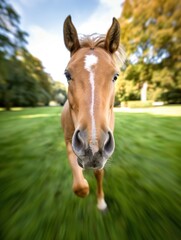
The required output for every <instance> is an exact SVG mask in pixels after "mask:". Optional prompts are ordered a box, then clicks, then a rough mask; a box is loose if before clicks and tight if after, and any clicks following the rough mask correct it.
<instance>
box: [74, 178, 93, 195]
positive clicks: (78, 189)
mask: <svg viewBox="0 0 181 240" xmlns="http://www.w3.org/2000/svg"><path fill="white" fill-rule="evenodd" d="M84 180H85V181H84V183H81V184H77V185H75V186H73V191H74V193H75V194H76V195H77V196H78V197H82V198H84V197H86V196H87V195H88V194H89V184H88V182H87V180H86V179H84Z"/></svg>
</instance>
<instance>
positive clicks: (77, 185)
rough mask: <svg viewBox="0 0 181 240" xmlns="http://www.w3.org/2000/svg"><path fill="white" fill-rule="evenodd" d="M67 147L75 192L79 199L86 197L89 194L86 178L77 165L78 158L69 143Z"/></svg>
mask: <svg viewBox="0 0 181 240" xmlns="http://www.w3.org/2000/svg"><path fill="white" fill-rule="evenodd" d="M66 146H67V153H68V159H69V163H70V166H71V169H72V174H73V185H72V188H73V191H74V193H75V194H76V195H77V196H79V197H86V196H87V195H88V194H89V184H88V182H87V180H86V179H85V178H84V175H83V173H82V168H81V167H79V165H78V163H77V156H76V155H75V154H74V152H73V150H72V146H71V143H70V142H68V143H67V144H66Z"/></svg>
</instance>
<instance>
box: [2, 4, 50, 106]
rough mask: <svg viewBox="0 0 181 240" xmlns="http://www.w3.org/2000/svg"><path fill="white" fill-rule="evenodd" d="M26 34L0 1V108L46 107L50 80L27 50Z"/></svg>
mask: <svg viewBox="0 0 181 240" xmlns="http://www.w3.org/2000/svg"><path fill="white" fill-rule="evenodd" d="M27 36H28V34H27V33H26V32H24V31H22V30H21V29H20V17H19V15H18V14H17V13H16V11H15V10H14V9H13V7H12V6H11V5H10V4H8V3H7V2H6V1H5V0H1V1H0V105H1V106H3V107H6V109H7V110H10V108H11V107H12V106H36V105H38V104H41V105H48V103H49V101H50V99H51V98H52V79H51V77H50V75H49V74H47V73H46V72H45V71H44V68H43V65H42V63H41V61H40V60H39V59H37V58H36V57H34V56H32V55H31V54H30V53H29V52H28V50H27V49H26V44H27V41H26V37H27Z"/></svg>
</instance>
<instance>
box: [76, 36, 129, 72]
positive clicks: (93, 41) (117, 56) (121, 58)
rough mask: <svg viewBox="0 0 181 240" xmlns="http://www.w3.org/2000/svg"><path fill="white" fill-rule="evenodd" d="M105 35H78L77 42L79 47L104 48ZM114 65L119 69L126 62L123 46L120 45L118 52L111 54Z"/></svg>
mask: <svg viewBox="0 0 181 240" xmlns="http://www.w3.org/2000/svg"><path fill="white" fill-rule="evenodd" d="M105 39H106V35H105V34H97V33H93V34H91V35H83V34H80V35H79V42H80V46H81V47H90V48H95V47H99V48H104V46H105ZM113 58H114V60H115V63H116V65H117V66H118V67H119V68H120V67H122V66H123V65H124V63H125V60H126V54H125V50H124V48H123V46H122V45H121V44H120V45H119V48H118V50H117V51H116V52H115V53H114V54H113Z"/></svg>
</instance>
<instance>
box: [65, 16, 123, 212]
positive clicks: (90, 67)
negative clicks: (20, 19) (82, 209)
mask: <svg viewBox="0 0 181 240" xmlns="http://www.w3.org/2000/svg"><path fill="white" fill-rule="evenodd" d="M64 42H65V46H66V47H67V49H68V50H69V51H70V55H71V58H70V61H69V63H68V65H67V68H66V70H65V76H66V78H67V81H68V100H67V102H66V103H65V106H64V109H63V113H62V119H61V120H62V126H63V129H64V136H65V142H66V147H67V153H68V158H69V162H70V166H71V168H72V173H73V191H74V192H75V194H77V195H78V196H80V197H85V196H87V195H88V193H89V185H88V182H87V181H86V180H85V178H84V176H83V173H82V170H83V169H93V170H94V174H95V177H96V179H97V185H98V189H97V200H98V202H97V207H98V208H99V209H100V210H104V209H106V207H107V204H106V202H105V200H104V192H103V188H102V181H103V174H104V170H103V168H104V165H105V163H106V161H107V160H108V158H109V157H110V156H111V155H112V153H113V152H114V147H115V143H114V137H113V129H114V114H113V106H114V85H115V84H114V82H115V81H116V79H117V77H118V72H119V68H118V66H119V67H120V64H121V63H123V61H124V51H123V50H122V48H121V47H120V45H119V42H120V26H119V23H118V21H117V20H116V19H115V18H113V22H112V25H111V27H110V29H109V30H108V32H107V35H97V34H93V35H89V36H82V37H81V38H80V39H79V38H78V35H77V31H76V28H75V27H74V25H73V23H72V21H71V16H68V17H67V18H66V20H65V22H64Z"/></svg>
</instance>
